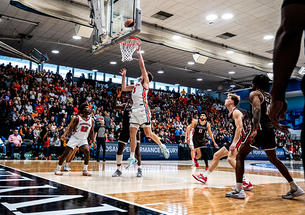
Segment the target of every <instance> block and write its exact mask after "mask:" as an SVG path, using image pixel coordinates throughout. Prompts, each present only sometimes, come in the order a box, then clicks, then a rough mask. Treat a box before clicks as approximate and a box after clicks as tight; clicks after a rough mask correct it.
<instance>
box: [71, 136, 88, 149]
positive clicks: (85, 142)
mask: <svg viewBox="0 0 305 215" xmlns="http://www.w3.org/2000/svg"><path fill="white" fill-rule="evenodd" d="M84 145H88V140H87V139H85V140H84V139H78V138H76V137H74V136H71V138H70V139H69V141H68V143H67V146H68V147H70V148H72V149H75V147H78V148H80V147H81V146H84Z"/></svg>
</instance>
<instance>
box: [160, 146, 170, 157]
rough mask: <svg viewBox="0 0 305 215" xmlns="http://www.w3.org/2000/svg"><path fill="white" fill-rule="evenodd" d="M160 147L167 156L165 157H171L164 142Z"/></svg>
mask: <svg viewBox="0 0 305 215" xmlns="http://www.w3.org/2000/svg"><path fill="white" fill-rule="evenodd" d="M160 148H161V152H162V154H163V156H164V157H165V159H168V158H169V151H168V149H167V148H166V146H165V145H164V144H162V145H161V147H160Z"/></svg>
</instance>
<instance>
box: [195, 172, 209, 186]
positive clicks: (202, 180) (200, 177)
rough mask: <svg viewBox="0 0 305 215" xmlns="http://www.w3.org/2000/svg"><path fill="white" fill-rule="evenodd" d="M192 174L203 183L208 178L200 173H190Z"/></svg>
mask: <svg viewBox="0 0 305 215" xmlns="http://www.w3.org/2000/svg"><path fill="white" fill-rule="evenodd" d="M192 176H193V178H195V179H196V180H197V181H200V182H201V183H203V184H205V183H206V182H207V180H208V178H207V177H205V176H204V175H202V174H199V175H194V174H193V175H192Z"/></svg>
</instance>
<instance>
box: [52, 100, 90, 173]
mask: <svg viewBox="0 0 305 215" xmlns="http://www.w3.org/2000/svg"><path fill="white" fill-rule="evenodd" d="M79 113H80V114H79V115H77V116H76V117H73V118H72V120H71V122H70V124H69V126H68V128H67V130H66V131H65V133H64V134H63V136H62V138H66V137H68V136H71V137H70V140H69V141H68V143H67V146H66V148H65V151H64V153H63V154H62V156H61V158H60V159H59V162H58V166H57V169H56V171H55V175H63V173H62V172H61V166H62V164H63V162H64V161H65V160H66V159H67V157H68V155H69V154H70V153H72V152H73V150H74V149H75V147H78V148H79V151H80V152H82V153H84V155H85V158H84V168H83V175H84V176H91V173H89V172H88V164H89V159H90V151H89V144H88V137H89V139H90V141H91V142H93V144H95V138H94V128H93V127H94V120H93V119H92V117H91V116H90V108H89V106H88V105H87V104H85V103H84V104H81V105H80V107H79ZM89 135H90V136H89Z"/></svg>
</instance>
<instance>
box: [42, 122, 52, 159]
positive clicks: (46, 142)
mask: <svg viewBox="0 0 305 215" xmlns="http://www.w3.org/2000/svg"><path fill="white" fill-rule="evenodd" d="M41 136H42V142H43V154H44V159H45V160H47V159H49V160H51V156H50V155H49V154H50V137H49V129H48V128H47V127H45V128H43V131H42V132H41Z"/></svg>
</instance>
